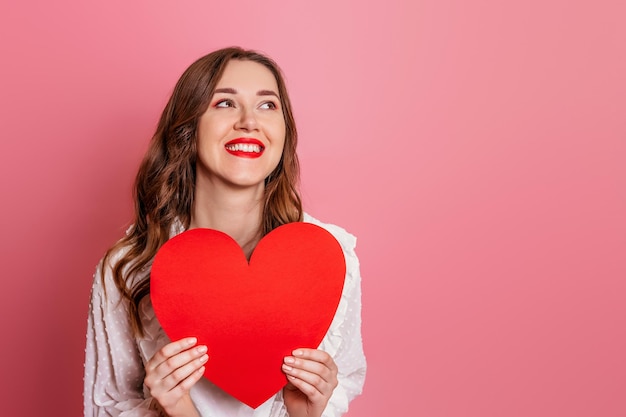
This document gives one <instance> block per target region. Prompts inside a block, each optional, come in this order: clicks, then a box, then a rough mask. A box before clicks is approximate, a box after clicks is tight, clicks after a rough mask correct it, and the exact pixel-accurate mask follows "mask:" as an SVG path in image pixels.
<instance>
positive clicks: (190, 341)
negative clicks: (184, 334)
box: [187, 337, 198, 346]
mask: <svg viewBox="0 0 626 417" xmlns="http://www.w3.org/2000/svg"><path fill="white" fill-rule="evenodd" d="M197 342H198V339H196V338H195V337H190V338H189V340H187V345H188V346H191V345H195V344H196V343H197Z"/></svg>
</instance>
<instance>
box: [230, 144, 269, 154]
mask: <svg viewBox="0 0 626 417" xmlns="http://www.w3.org/2000/svg"><path fill="white" fill-rule="evenodd" d="M226 150H227V151H231V152H254V153H261V152H263V147H262V146H259V145H257V144H253V143H236V144H233V145H226Z"/></svg>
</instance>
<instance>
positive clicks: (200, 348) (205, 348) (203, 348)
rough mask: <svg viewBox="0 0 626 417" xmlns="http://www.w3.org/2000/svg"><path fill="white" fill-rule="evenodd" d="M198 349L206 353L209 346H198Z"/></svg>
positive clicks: (199, 351)
mask: <svg viewBox="0 0 626 417" xmlns="http://www.w3.org/2000/svg"><path fill="white" fill-rule="evenodd" d="M197 350H198V353H206V351H207V347H206V346H204V345H202V346H198V348H197Z"/></svg>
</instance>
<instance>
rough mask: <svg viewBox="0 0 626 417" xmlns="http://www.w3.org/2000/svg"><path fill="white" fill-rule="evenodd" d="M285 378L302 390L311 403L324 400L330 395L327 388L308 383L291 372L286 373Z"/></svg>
mask: <svg viewBox="0 0 626 417" xmlns="http://www.w3.org/2000/svg"><path fill="white" fill-rule="evenodd" d="M286 374H287V380H288V383H290V384H291V385H292V386H293V387H295V388H297V389H298V390H300V392H302V393H303V394H304V395H306V397H307V398H308V399H309V401H311V402H312V403H314V404H315V403H319V402H322V401H325V399H326V398H327V397H330V393H331V392H332V391H331V392H328V390H327V389H324V388H320V387H316V386H315V385H312V384H310V383H309V382H307V381H306V380H304V379H300V378H298V377H297V376H295V375H292V374H291V373H287V372H286Z"/></svg>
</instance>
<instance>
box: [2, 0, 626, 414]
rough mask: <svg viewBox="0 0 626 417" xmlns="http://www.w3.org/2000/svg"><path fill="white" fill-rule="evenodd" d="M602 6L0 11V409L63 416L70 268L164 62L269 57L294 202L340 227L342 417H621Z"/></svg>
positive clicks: (95, 225)
mask: <svg viewBox="0 0 626 417" xmlns="http://www.w3.org/2000/svg"><path fill="white" fill-rule="evenodd" d="M625 15H626V10H625V8H624V6H623V2H622V1H617V0H616V1H612V2H611V1H599V2H591V1H588V2H583V1H579V2H572V1H564V0H563V1H537V0H534V1H526V2H503V1H498V0H477V1H471V2H469V1H461V0H423V1H416V2H413V1H408V0H407V1H400V0H388V1H382V2H376V3H373V2H372V3H367V4H366V3H365V2H361V1H352V2H347V1H336V2H334V1H309V2H293V1H283V2H280V1H267V2H257V1H249V2H234V1H233V2H221V3H220V4H217V2H207V1H203V2H199V1H195V2H194V1H177V2H174V1H169V2H159V1H147V0H143V1H140V0H136V1H119V0H115V1H101V2H87V1H79V0H66V1H61V2H59V1H57V2H54V1H50V2H44V1H40V2H35V1H23V2H17V1H14V2H11V1H3V2H2V3H1V4H0V39H1V40H0V42H1V44H0V45H1V58H0V59H1V62H2V63H1V65H0V91H1V94H0V110H1V111H0V115H1V116H0V121H1V122H0V129H1V130H0V131H1V135H2V140H1V142H0V158H1V160H0V181H1V186H2V188H1V190H2V209H1V210H2V215H1V216H0V218H1V221H2V224H1V230H2V231H3V238H2V248H1V249H2V250H1V251H0V253H1V255H0V256H1V257H2V258H1V259H0V265H2V268H3V271H2V282H3V285H4V289H2V290H1V291H0V308H1V309H2V310H1V312H0V317H1V320H2V332H3V335H2V340H3V342H2V354H1V355H0V370H1V371H0V372H1V373H2V378H1V382H0V384H2V387H0V393H1V394H0V395H1V396H2V399H3V401H2V414H3V415H7V416H41V415H66V416H78V415H81V413H82V398H81V392H82V372H83V369H82V363H83V349H84V333H85V325H86V316H87V308H88V296H89V289H90V286H91V280H92V273H93V270H94V267H95V265H96V263H97V261H98V260H99V258H100V257H101V256H102V254H103V252H104V251H105V249H106V248H107V247H108V246H109V245H110V244H111V243H113V242H114V241H115V240H116V239H117V238H118V237H120V235H121V233H122V232H123V230H124V229H125V227H126V225H127V223H128V221H129V218H130V217H129V216H130V186H131V183H132V180H133V176H134V173H135V171H136V168H137V164H138V161H139V159H140V157H141V155H142V153H143V152H144V150H145V149H146V144H147V141H148V138H149V137H150V135H151V133H152V131H153V129H154V127H155V123H156V121H157V117H158V115H159V112H160V111H161V109H162V107H163V106H164V104H165V101H166V99H167V97H168V94H169V92H170V91H171V89H172V87H173V85H174V83H175V81H176V80H177V78H178V76H179V75H180V74H181V72H182V71H183V70H184V68H185V67H187V65H189V64H190V63H191V62H192V61H193V60H194V59H196V58H197V57H199V56H201V55H203V54H205V53H207V52H209V51H211V50H213V49H216V48H218V47H223V46H229V45H232V44H238V45H243V46H245V47H250V48H255V49H259V50H261V51H264V52H266V53H268V54H269V55H271V56H273V57H274V58H275V59H276V60H277V61H278V62H279V63H280V64H281V66H282V67H283V69H284V71H285V73H286V74H287V79H288V85H289V87H290V91H291V94H292V98H293V102H294V106H295V113H296V117H297V121H298V124H299V128H300V133H301V143H302V145H301V147H300V155H301V159H302V165H303V194H304V198H305V202H306V207H307V209H308V211H309V212H311V213H312V214H313V215H315V216H316V217H318V218H320V219H322V220H325V221H329V222H334V223H338V224H340V225H342V226H344V227H346V228H347V229H348V230H350V231H351V232H353V233H354V234H356V235H357V236H358V237H359V246H358V253H359V255H360V257H361V263H362V275H363V319H364V327H363V334H364V343H365V350H366V354H367V357H368V361H369V372H368V376H367V382H366V386H365V392H364V394H363V396H362V397H360V398H358V399H357V400H356V401H355V402H354V403H353V407H352V409H351V411H350V413H349V416H350V417H354V416H361V417H379V416H429V417H443V416H446V417H447V416H467V417H478V416H481V417H490V416H494V417H496V416H498V417H500V416H513V417H516V416H520V417H521V416H534V417H536V416H570V417H573V416H603V417H609V416H624V415H626V400H625V393H626V279H625V278H626V256H625V249H626V117H625V115H626V77H625V76H624V74H626V47H625V46H624V45H625V44H626V25H624V16H625Z"/></svg>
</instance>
